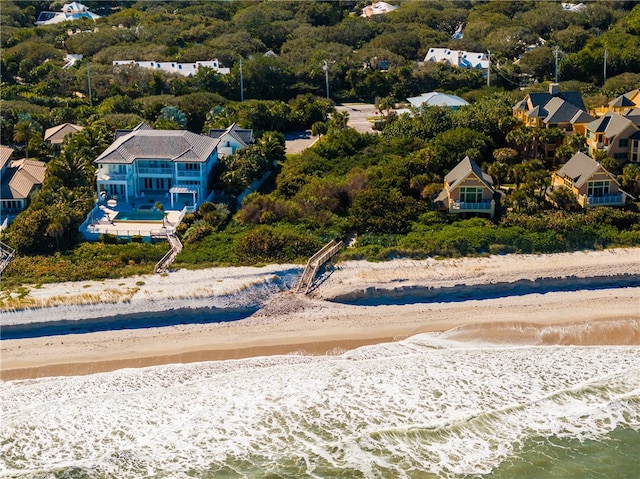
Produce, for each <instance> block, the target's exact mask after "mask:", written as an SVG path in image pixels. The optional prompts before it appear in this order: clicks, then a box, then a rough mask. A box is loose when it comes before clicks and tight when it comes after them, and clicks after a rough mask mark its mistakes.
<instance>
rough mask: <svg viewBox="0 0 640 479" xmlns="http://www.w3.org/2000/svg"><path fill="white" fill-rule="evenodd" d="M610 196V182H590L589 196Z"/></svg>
mask: <svg viewBox="0 0 640 479" xmlns="http://www.w3.org/2000/svg"><path fill="white" fill-rule="evenodd" d="M607 195H609V181H606V180H603V181H590V182H589V183H588V184H587V196H595V197H600V196H607Z"/></svg>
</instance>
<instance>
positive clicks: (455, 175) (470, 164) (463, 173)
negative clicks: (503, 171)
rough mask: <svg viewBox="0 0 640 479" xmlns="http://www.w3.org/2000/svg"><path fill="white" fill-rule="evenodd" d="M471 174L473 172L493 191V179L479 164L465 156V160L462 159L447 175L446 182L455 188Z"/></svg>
mask: <svg viewBox="0 0 640 479" xmlns="http://www.w3.org/2000/svg"><path fill="white" fill-rule="evenodd" d="M471 172H473V173H474V174H475V175H476V176H477V177H478V179H480V181H482V182H483V183H484V184H485V186H486V187H487V188H489V189H491V190H493V178H491V175H488V174H486V173H484V172H483V171H482V170H481V169H480V167H479V166H478V164H477V163H476V162H475V161H473V160H472V159H471V158H469V157H468V156H465V157H464V159H462V160H461V161H460V163H458V164H457V165H456V166H455V167H454V168H453V170H451V171H450V172H449V173H447V175H446V176H445V177H444V180H445V181H446V182H447V183H448V184H449V187H450V188H454V187H455V186H456V185H457V184H458V183H459V182H461V181H462V180H464V179H465V178H466V177H467V176H468V175H469V173H471Z"/></svg>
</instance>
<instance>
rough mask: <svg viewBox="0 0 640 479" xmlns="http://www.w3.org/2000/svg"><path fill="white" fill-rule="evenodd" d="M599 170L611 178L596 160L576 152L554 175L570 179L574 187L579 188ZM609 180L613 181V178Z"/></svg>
mask: <svg viewBox="0 0 640 479" xmlns="http://www.w3.org/2000/svg"><path fill="white" fill-rule="evenodd" d="M600 168H602V170H604V171H605V172H606V173H607V174H608V175H609V176H611V174H610V173H609V172H608V171H607V170H605V169H604V168H603V167H602V165H600V163H598V162H597V161H596V160H594V159H593V158H591V157H590V156H587V155H585V154H584V153H582V152H578V153H576V154H575V155H573V156H572V157H571V158H570V159H569V161H567V162H566V163H565V164H564V166H563V167H562V168H560V169H559V170H558V171H557V173H556V174H557V175H558V176H560V177H561V178H570V179H571V181H572V182H573V184H574V186H575V187H576V188H580V187H581V186H582V185H584V184H585V182H587V181H588V180H589V178H591V177H592V176H593V174H594V173H595V172H596V171H598V169H600ZM611 178H612V179H614V178H613V177H611ZM614 181H615V179H614Z"/></svg>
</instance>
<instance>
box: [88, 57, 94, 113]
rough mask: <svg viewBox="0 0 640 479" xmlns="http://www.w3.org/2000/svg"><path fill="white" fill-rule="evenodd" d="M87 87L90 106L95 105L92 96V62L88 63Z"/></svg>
mask: <svg viewBox="0 0 640 479" xmlns="http://www.w3.org/2000/svg"><path fill="white" fill-rule="evenodd" d="M87 87H88V88H87V89H88V91H89V106H91V107H93V98H91V63H87Z"/></svg>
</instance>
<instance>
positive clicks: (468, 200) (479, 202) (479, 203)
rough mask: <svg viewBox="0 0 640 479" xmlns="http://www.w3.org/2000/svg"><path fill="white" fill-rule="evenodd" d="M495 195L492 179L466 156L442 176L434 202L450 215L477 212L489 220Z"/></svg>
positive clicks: (495, 198)
mask: <svg viewBox="0 0 640 479" xmlns="http://www.w3.org/2000/svg"><path fill="white" fill-rule="evenodd" d="M499 197H500V194H499V193H498V192H497V191H496V190H495V189H494V188H493V178H491V176H490V175H488V174H487V173H484V172H483V171H482V170H481V169H480V167H479V166H478V165H477V164H476V162H475V161H473V160H472V159H471V158H469V157H468V156H466V157H465V158H464V159H463V160H462V161H461V162H460V163H458V164H457V165H456V166H455V168H454V169H453V170H451V171H450V172H449V173H448V174H447V175H446V176H445V177H444V189H443V190H442V191H441V192H440V194H439V195H438V196H437V197H436V199H435V200H434V204H435V206H436V208H438V209H440V210H442V211H447V212H449V213H452V214H466V213H481V214H487V215H489V217H491V218H492V219H493V217H494V215H495V210H496V200H497V199H498V198H499Z"/></svg>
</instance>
